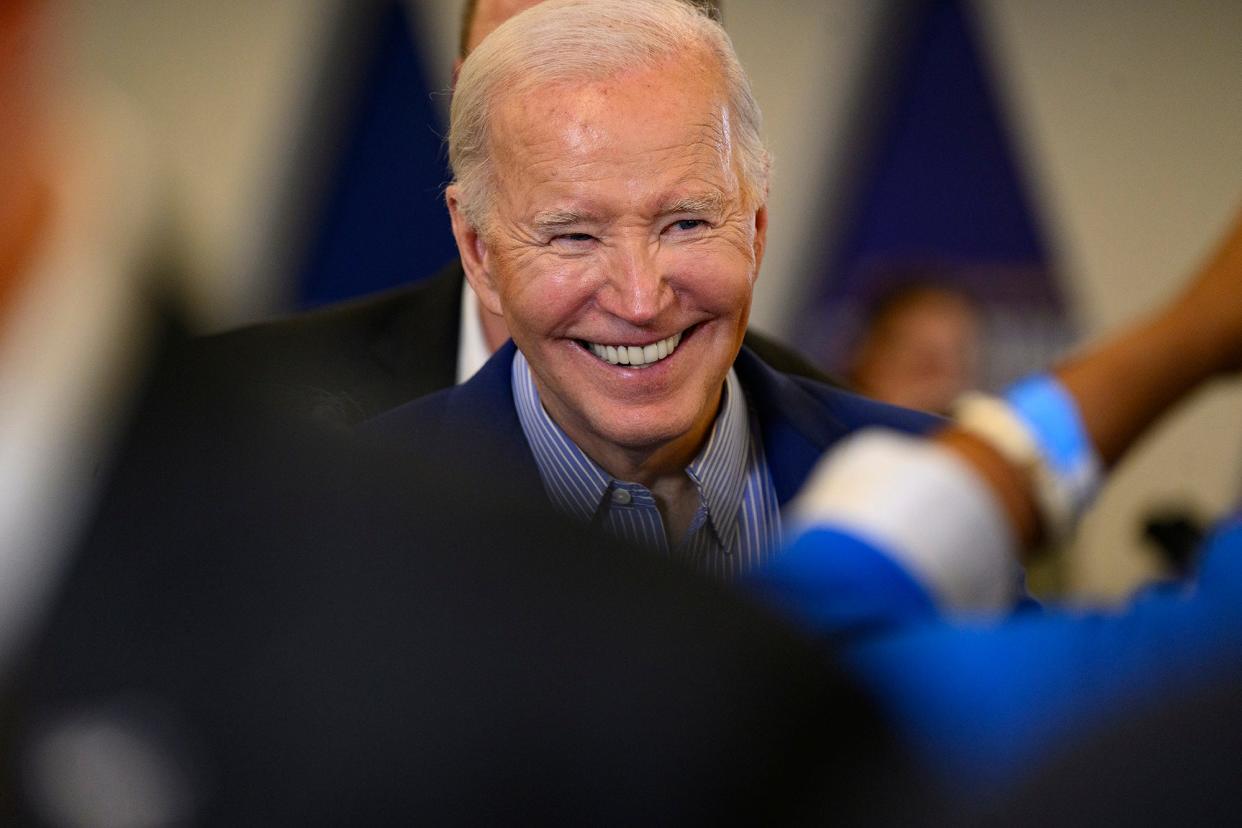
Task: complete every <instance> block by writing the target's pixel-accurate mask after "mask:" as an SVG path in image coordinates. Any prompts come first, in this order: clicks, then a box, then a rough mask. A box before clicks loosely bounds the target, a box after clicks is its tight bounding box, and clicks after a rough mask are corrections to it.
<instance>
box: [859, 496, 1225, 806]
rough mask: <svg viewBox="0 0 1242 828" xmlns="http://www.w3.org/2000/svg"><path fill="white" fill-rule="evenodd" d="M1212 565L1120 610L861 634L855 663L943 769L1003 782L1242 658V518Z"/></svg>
mask: <svg viewBox="0 0 1242 828" xmlns="http://www.w3.org/2000/svg"><path fill="white" fill-rule="evenodd" d="M1203 561H1204V566H1203V570H1202V572H1201V575H1200V578H1199V580H1198V583H1197V584H1196V585H1194V586H1182V587H1180V588H1176V589H1174V588H1166V589H1163V590H1153V591H1151V592H1149V593H1147V594H1146V595H1144V596H1143V597H1142V598H1140V599H1137V600H1135V601H1134V602H1133V603H1131V604H1130V605H1128V606H1127V607H1125V608H1123V609H1120V610H1118V611H1117V612H1115V613H1092V614H1086V613H1072V612H1067V611H1046V612H1026V613H1018V614H1016V615H1013V616H1010V617H1009V618H1006V619H1003V620H999V621H995V622H992V623H990V624H983V623H980V624H976V625H966V624H955V625H954V624H948V623H946V622H943V621H939V620H931V621H925V622H921V623H915V624H911V625H908V626H906V627H905V628H903V629H901V630H895V631H890V632H889V633H887V634H884V635H878V636H869V637H860V638H858V639H856V640H855V641H854V642H853V643H851V644H850V645H849V646H848V647H847V648H846V651H845V657H846V661H847V663H848V664H849V665H850V667H851V668H852V669H853V670H854V671H855V674H856V675H857V676H858V677H859V678H860V679H861V680H862V682H863V684H864V685H865V686H866V687H868V688H869V689H870V690H871V692H872V693H873V694H874V695H875V697H876V698H878V699H879V700H880V702H881V704H882V706H883V707H885V708H886V709H887V710H888V711H889V713H890V715H891V716H892V717H893V720H894V721H895V723H896V724H897V726H898V728H899V730H900V731H901V732H903V733H904V734H905V735H906V736H907V737H908V739H909V740H910V742H911V744H912V745H913V747H914V748H915V749H916V751H917V752H918V753H919V754H920V755H921V757H922V758H923V759H924V760H926V762H925V763H926V764H927V765H928V766H929V767H933V768H936V769H938V770H940V771H943V772H944V773H945V774H946V775H947V776H948V778H949V780H950V781H953V782H956V783H959V784H962V783H967V784H978V783H989V782H994V783H1001V782H1004V781H1006V780H1007V779H1010V778H1012V777H1013V776H1014V775H1015V774H1016V773H1018V772H1019V771H1021V770H1023V769H1024V768H1029V767H1030V765H1031V763H1032V762H1034V761H1035V760H1037V759H1039V758H1040V757H1041V756H1042V755H1044V754H1045V753H1046V752H1047V751H1048V750H1050V749H1053V748H1055V747H1057V746H1059V745H1062V744H1064V743H1065V742H1067V741H1068V740H1070V739H1072V738H1073V737H1075V736H1078V735H1082V734H1084V733H1085V732H1086V731H1087V730H1089V729H1090V728H1093V727H1097V726H1099V725H1101V724H1105V723H1107V722H1108V721H1109V720H1110V719H1115V718H1117V717H1120V716H1123V715H1125V714H1126V712H1127V711H1133V710H1135V709H1136V708H1140V707H1142V706H1145V705H1149V704H1156V703H1159V702H1161V701H1162V700H1166V701H1167V699H1168V698H1169V697H1170V694H1176V693H1179V692H1185V691H1187V690H1192V689H1193V688H1195V687H1197V686H1200V685H1203V684H1206V683H1209V682H1211V681H1213V680H1214V679H1217V678H1220V677H1221V676H1224V675H1226V674H1227V673H1229V672H1232V671H1236V670H1237V669H1238V668H1239V667H1240V666H1242V520H1238V519H1236V518H1235V519H1234V520H1233V521H1231V522H1230V523H1229V524H1227V525H1223V526H1222V527H1221V528H1220V529H1219V530H1218V532H1217V533H1216V534H1215V536H1214V538H1213V540H1212V541H1211V542H1210V544H1209V547H1208V549H1207V550H1206V552H1205V555H1204V558H1203ZM1174 697H1175V696H1174Z"/></svg>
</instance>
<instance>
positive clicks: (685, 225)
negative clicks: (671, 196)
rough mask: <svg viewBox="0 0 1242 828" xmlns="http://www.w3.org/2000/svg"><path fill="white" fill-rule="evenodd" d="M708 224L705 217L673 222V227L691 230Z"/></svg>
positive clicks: (679, 229) (686, 230) (685, 230)
mask: <svg viewBox="0 0 1242 828" xmlns="http://www.w3.org/2000/svg"><path fill="white" fill-rule="evenodd" d="M706 226H707V222H706V221H704V220H703V219H682V220H681V221H675V222H673V225H672V229H674V230H678V231H680V232H683V233H685V232H689V231H691V230H699V229H702V228H704V227H706Z"/></svg>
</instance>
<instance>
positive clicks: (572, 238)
mask: <svg viewBox="0 0 1242 828" xmlns="http://www.w3.org/2000/svg"><path fill="white" fill-rule="evenodd" d="M594 238H595V237H594V236H592V235H591V234H590V233H562V234H561V235H559V236H556V237H554V238H553V239H552V241H565V242H573V243H577V244H581V243H582V242H589V241H592V240H593V239H594Z"/></svg>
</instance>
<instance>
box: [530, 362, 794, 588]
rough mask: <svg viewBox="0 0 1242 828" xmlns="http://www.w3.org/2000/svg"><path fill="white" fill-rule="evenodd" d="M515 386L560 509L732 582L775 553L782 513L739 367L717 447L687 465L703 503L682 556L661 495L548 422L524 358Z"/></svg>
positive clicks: (715, 433)
mask: <svg viewBox="0 0 1242 828" xmlns="http://www.w3.org/2000/svg"><path fill="white" fill-rule="evenodd" d="M512 381H513V399H514V401H515V404H516V406H517V414H518V419H519V420H520V421H521V424H522V431H523V432H524V433H525V435H526V441H527V442H528V443H529V444H530V447H531V451H532V452H533V453H534V455H535V463H536V465H537V466H538V467H539V474H540V477H541V478H542V479H543V486H544V489H545V490H546V491H547V494H548V497H549V498H550V499H551V501H552V503H553V504H554V505H555V506H556V508H557V509H559V510H560V511H562V512H564V513H565V514H567V515H569V516H570V517H572V518H573V519H575V520H577V521H580V522H582V523H586V524H592V525H595V526H598V527H600V528H602V529H603V530H604V531H606V532H608V533H610V534H612V535H614V536H616V537H620V538H622V539H624V540H627V541H629V542H631V543H637V544H640V545H643V546H646V547H647V548H650V549H655V550H657V551H660V552H662V553H664V554H672V555H675V556H677V557H679V558H681V559H683V560H685V561H686V562H688V563H689V564H690V565H692V566H694V567H695V568H696V569H699V570H700V571H702V572H705V573H707V574H709V575H713V576H715V577H718V578H722V579H732V578H735V577H736V576H738V575H739V574H741V573H743V572H747V571H749V570H752V569H755V568H756V567H758V566H759V565H761V564H763V563H764V562H765V561H767V560H768V559H769V558H770V557H771V556H772V555H774V554H775V552H776V549H777V548H778V545H779V543H780V535H781V517H780V507H779V505H778V503H777V500H776V491H775V489H774V488H773V486H772V479H771V476H770V475H769V474H768V466H767V462H766V460H765V459H764V456H763V442H762V441H761V440H760V439H759V437H758V434H759V432H758V426H757V423H756V422H755V419H754V415H753V414H752V413H751V412H750V411H749V409H748V408H747V406H746V398H745V396H744V394H743V393H742V386H741V383H740V382H739V381H738V378H737V374H736V373H735V372H734V371H733V369H729V374H728V376H727V377H726V379H725V387H724V393H723V399H722V404H721V407H720V413H719V414H718V415H717V417H716V422H715V424H714V425H713V426H712V430H711V432H710V433H709V434H708V437H707V442H706V443H705V444H704V446H703V448H702V450H700V451H699V453H698V455H697V456H696V457H695V458H694V461H693V462H691V463H690V465H689V466H687V467H686V474H687V476H688V477H689V478H690V480H691V481H692V482H693V483H694V486H695V489H696V490H697V491H698V494H699V504H698V508H697V510H696V511H695V514H694V518H693V519H692V520H691V522H690V528H689V529H688V530H687V531H686V535H685V537H684V538H683V539H682V540H681V542H680V543H678V544H676V545H675V546H674V547H672V548H670V546H669V543H668V539H667V534H666V532H665V531H664V521H663V519H662V517H661V515H660V511H659V509H658V508H657V506H656V500H655V497H654V496H653V495H652V493H651V491H650V490H649V489H648V488H647V487H646V486H643V485H641V484H639V483H631V482H627V481H624V480H617V479H616V478H614V477H613V476H612V475H610V474H608V472H606V471H604V470H603V469H602V468H600V466H599V465H598V464H597V463H595V462H594V461H593V460H591V458H589V457H587V455H586V454H585V453H584V452H583V451H582V449H580V448H578V446H577V445H576V444H575V443H574V442H573V440H571V439H570V438H569V436H568V435H566V434H565V432H564V431H562V430H561V428H560V426H558V425H557V424H556V423H554V422H553V421H552V418H551V417H549V416H548V413H547V412H546V411H545V410H544V408H543V404H542V403H541V402H540V400H539V392H538V390H537V389H536V388H535V382H534V378H533V376H532V375H531V371H530V365H529V363H527V361H526V358H525V357H524V356H523V355H522V352H521V351H518V352H517V353H516V354H515V355H514V357H513V372H512Z"/></svg>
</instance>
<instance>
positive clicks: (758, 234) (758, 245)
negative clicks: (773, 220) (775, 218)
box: [754, 204, 768, 278]
mask: <svg viewBox="0 0 1242 828" xmlns="http://www.w3.org/2000/svg"><path fill="white" fill-rule="evenodd" d="M754 244H755V276H756V278H757V277H758V276H759V266H760V265H762V264H763V251H764V250H766V249H767V246H768V205H766V204H763V205H761V206H760V207H759V209H757V210H755V243H754Z"/></svg>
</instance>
